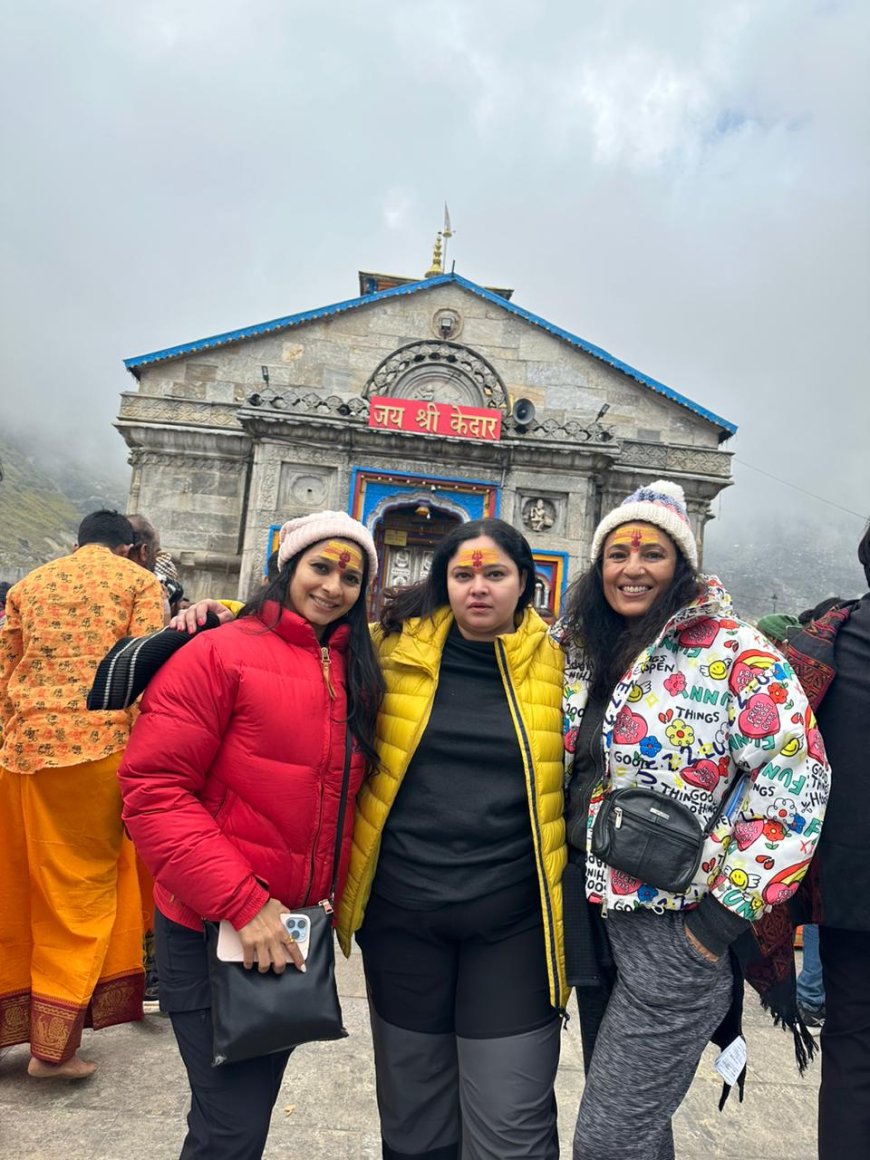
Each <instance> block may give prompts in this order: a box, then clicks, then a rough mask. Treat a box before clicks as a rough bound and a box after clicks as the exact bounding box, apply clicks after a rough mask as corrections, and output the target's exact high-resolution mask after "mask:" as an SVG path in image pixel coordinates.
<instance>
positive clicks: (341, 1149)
mask: <svg viewBox="0 0 870 1160" xmlns="http://www.w3.org/2000/svg"><path fill="white" fill-rule="evenodd" d="M339 970H340V990H341V993H342V996H343V1008H344V1014H345V1022H346V1025H347V1028H348V1030H349V1031H350V1038H349V1039H347V1040H344V1041H342V1042H341V1043H330V1044H310V1045H307V1046H305V1047H302V1048H299V1049H298V1050H297V1052H296V1053H295V1055H294V1056H293V1058H292V1059H291V1060H290V1064H289V1065H288V1068H287V1073H286V1076H285V1079H284V1086H283V1088H282V1089H281V1094H280V1096H279V1098H278V1103H277V1105H276V1108H275V1113H274V1117H273V1120H272V1130H271V1134H270V1137H269V1144H268V1146H267V1148H266V1153H265V1155H266V1157H267V1158H268V1160H278V1158H279V1157H280V1158H281V1160H290V1158H294V1160H295V1158H296V1157H304V1158H305V1160H377V1157H379V1156H380V1144H379V1137H378V1130H377V1118H376V1113H375V1099H374V1077H373V1072H372V1064H371V1051H370V1040H369V1034H368V1023H367V1015H366V1002H365V997H364V994H365V992H364V988H363V982H362V971H361V967H360V956H359V953H358V952H357V953H355V954H354V956H353V958H352V959H351V961H350V963H345V962H344V961H343V960H342V962H341V964H340V967H339ZM572 1006H573V1001H572ZM747 1006H748V1010H747V1020H746V1022H747V1029H746V1033H747V1039H748V1042H749V1078H748V1081H747V1085H746V1099H745V1101H744V1103H743V1104H742V1105H740V1104H738V1103H737V1100H736V1098H735V1097H733V1096H732V1098H731V1100H729V1103H728V1104H727V1105H726V1108H725V1111H724V1112H722V1113H721V1114H720V1113H719V1112H718V1110H717V1102H718V1096H719V1090H720V1088H719V1080H718V1077H717V1076H716V1073H715V1072H714V1071H713V1064H712V1060H713V1058H714V1057H715V1052H714V1051H713V1049H709V1051H708V1054H707V1055H705V1057H704V1059H703V1060H702V1062H701V1066H700V1067H699V1069H698V1075H697V1077H696V1079H695V1082H694V1084H693V1085H692V1088H691V1090H690V1092H689V1094H688V1096H687V1097H686V1100H685V1101H684V1103H683V1106H682V1107H681V1108H680V1110H679V1112H678V1113H677V1117H676V1120H675V1130H676V1138H677V1155H678V1157H680V1160H701V1158H703V1160H713V1158H715V1160H812V1158H813V1157H815V1154H816V1152H815V1143H814V1141H815V1121H816V1089H817V1085H818V1076H819V1066H818V1061H817V1062H816V1063H814V1064H813V1065H812V1066H811V1068H810V1072H809V1073H808V1078H807V1079H804V1080H802V1079H801V1078H800V1076H799V1075H798V1072H797V1068H796V1067H795V1064H794V1059H793V1055H792V1050H791V1037H790V1036H788V1035H786V1034H785V1033H783V1032H782V1031H778V1030H777V1029H776V1028H774V1027H773V1026H772V1024H771V1023H770V1021H769V1019H768V1017H767V1016H766V1015H764V1013H763V1012H762V1011H761V1009H760V1007H758V1006H757V1004H756V1003H755V1001H754V999H753V998H751V997H750V998H749V1002H748V1005H747ZM576 1027H577V1023H576V1018H574V1019H572V1022H571V1024H570V1026H569V1028H568V1031H567V1032H566V1033H565V1035H564V1036H563V1047H562V1063H561V1067H560V1070H559V1078H558V1084H557V1093H558V1098H559V1113H560V1121H561V1134H562V1155H563V1157H564V1158H568V1157H570V1155H571V1147H570V1141H571V1136H572V1128H573V1121H574V1118H575V1116H576V1111H577V1104H578V1100H579V1095H580V1092H581V1090H582V1087H583V1068H582V1063H581V1058H580V1047H579V1035H578V1032H577V1030H576ZM82 1054H83V1055H84V1056H85V1058H89V1059H93V1060H94V1061H95V1062H97V1063H98V1064H99V1067H100V1070H99V1071H98V1072H97V1074H96V1075H95V1076H94V1077H93V1078H92V1079H90V1080H87V1081H85V1082H83V1083H78V1084H74V1083H69V1082H65V1083H59V1084H55V1083H45V1082H43V1083H40V1082H38V1081H36V1080H32V1079H30V1078H29V1077H28V1076H27V1074H26V1066H27V1060H28V1058H29V1053H28V1051H27V1049H26V1048H24V1047H16V1048H11V1049H9V1050H7V1051H6V1052H4V1053H3V1054H2V1056H0V1158H2V1160H140V1158H141V1160H145V1158H147V1160H177V1157H178V1153H179V1151H180V1145H181V1140H182V1138H183V1133H184V1116H185V1113H186V1110H187V1090H186V1083H185V1078H184V1074H183V1070H182V1066H181V1062H180V1060H179V1058H178V1054H177V1052H176V1051H175V1046H174V1041H173V1038H172V1032H171V1029H170V1026H169V1022H168V1020H166V1019H161V1018H159V1017H157V1016H148V1017H147V1018H146V1019H145V1020H144V1022H142V1023H139V1024H132V1025H127V1026H125V1027H115V1028H110V1029H109V1030H107V1031H101V1032H99V1033H98V1034H94V1033H92V1032H86V1033H85V1040H84V1044H83V1051H82Z"/></svg>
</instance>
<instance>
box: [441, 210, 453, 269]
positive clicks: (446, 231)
mask: <svg viewBox="0 0 870 1160" xmlns="http://www.w3.org/2000/svg"><path fill="white" fill-rule="evenodd" d="M441 237H442V238H443V240H444V250H443V255H444V258H443V261H444V266H443V269H444V270H445V272H446V270H447V243H448V241H449V239H450V238H452V237H453V230H452V229H451V227H450V213H449V211H448V209H447V202H446V201H445V203H444V228H443V229H442V230H441Z"/></svg>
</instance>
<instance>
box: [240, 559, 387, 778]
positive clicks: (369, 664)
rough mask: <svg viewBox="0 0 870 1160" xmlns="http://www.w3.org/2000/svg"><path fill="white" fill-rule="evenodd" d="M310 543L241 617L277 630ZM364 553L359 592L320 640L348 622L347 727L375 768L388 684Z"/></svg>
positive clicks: (368, 762) (326, 638)
mask: <svg viewBox="0 0 870 1160" xmlns="http://www.w3.org/2000/svg"><path fill="white" fill-rule="evenodd" d="M311 546H312V545H310V544H309V545H308V546H307V547H305V548H303V549H302V550H301V551H299V552H297V553H296V555H295V556H291V557H290V559H289V560H288V561H287V562H286V563H285V565H284V567H283V568H282V569H281V571H280V572H279V573H278V575H277V576H276V577H275V578H274V580H270V581H269V583H268V584H267V585H266V586H265V588H261V589H260V591H259V592H258V593H257V595H256V596H254V597H253V598H252V599H251V600H249V601H248V603H247V604H246V605H245V607H244V608H243V609H242V611H241V612H240V613H239V617H240V618H241V617H242V616H256V617H258V618H259V619H260V620H261V621H262V622H263V625H264V626H265V628H266V630H267V631H270V632H271V631H274V629H275V626H276V625H277V624H278V622H279V621H280V619H281V609H282V608H283V607H284V604H285V601H286V599H287V593H288V592H289V590H290V581H291V580H292V579H293V575H294V573H295V572H296V568H297V566H298V564H299V561H300V560H301V559H302V557H303V556H304V555H305V553H306V552H307V551H308V550H309V548H310V547H311ZM362 557H363V574H362V583H361V584H360V593H359V596H358V598H357V600H356V602H355V603H354V605H353V607H352V608H350V609H349V610H348V611H347V612H346V613H345V614H344V616H340V617H339V618H338V620H334V621H333V622H332V624H329V625H327V627H326V629H325V631H324V634H323V639H322V642H321V643H323V644H326V643H327V642H328V641H329V638H330V636H331V635H332V633H333V632H334V631H335V629H336V628H337V627H338V625H340V624H346V625H347V626H348V628H349V629H350V644H349V646H348V650H347V677H346V686H347V727H348V729H350V732H351V735H352V737H353V738H354V740H355V741H356V743H357V745H358V746H359V748H360V750H361V751H362V752H363V753H364V754H365V758H366V763H367V765H368V768H369V770H372V769H374V767H375V766H376V765H377V753H376V751H375V721H376V719H377V715H378V710H379V709H380V707H381V701H382V700H383V697H384V691H385V687H386V686H385V685H384V678H383V674H382V673H381V667H380V665H379V664H378V659H377V657H376V656H375V650H374V646H373V645H372V638H371V633H370V632H369V625H368V616H367V615H366V592H367V591H368V583H369V572H370V565H369V560H368V554H367V553H366V552H363V553H362ZM270 602H274V604H276V605H277V606H278V611H277V612H276V613H275V614H274V615H273V616H272V617H271V619H267V615H266V605H267V604H269V603H270Z"/></svg>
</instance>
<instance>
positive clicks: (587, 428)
mask: <svg viewBox="0 0 870 1160" xmlns="http://www.w3.org/2000/svg"><path fill="white" fill-rule="evenodd" d="M439 267H440V263H439V261H438V258H437V255H436V259H435V262H434V263H433V268H432V269H431V270H430V271H429V274H428V275H427V276H426V277H425V278H423V279H422V280H418V281H414V280H411V279H407V278H397V277H388V276H386V275H381V274H370V273H365V272H362V273H360V275H359V291H360V293H359V296H358V297H356V298H351V299H348V300H347V301H344V302H337V303H334V304H333V305H331V306H323V307H318V308H316V309H313V310H306V311H304V312H302V313H300V314H293V315H290V316H288V317H286V318H276V319H274V320H272V321H270V322H262V323H260V324H258V325H255V326H245V327H242V328H241V329H239V330H234V331H231V332H229V333H226V334H218V335H215V336H213V337H211V338H202V339H199V340H197V341H194V342H187V343H183V344H181V345H179V346H174V347H171V348H169V349H167V350H158V351H154V352H152V353H151V354H145V355H141V356H139V357H137V358H131V359H128V360H126V363H125V365H126V367H127V370H128V371H129V372H130V374H131V375H132V376H133V378H134V380H135V383H134V385H133V389H132V390H130V391H127V392H124V394H123V395H122V398H121V410H120V415H119V417H118V421H117V426H118V429H119V430H120V432H121V434H122V435H123V437H124V439H125V440H126V442H127V444H128V445H129V447H130V463H131V465H132V469H133V470H132V479H131V485H130V496H129V502H128V511H138V512H142V513H144V514H146V515H147V516H148V517H149V518H150V519H151V520H152V521H153V522H154V523H155V525H156V526H157V527H158V528H159V530H160V534H161V539H162V543H163V546H164V547H165V548H167V549H168V550H169V551H170V552H171V553H172V555H173V557H174V558H175V560H176V561H177V562H178V564H179V575H180V578H181V580H182V582H183V584H184V586H185V590H186V592H187V593H188V594H189V595H191V596H193V597H198V596H205V595H212V596H239V597H241V598H244V597H245V596H247V595H248V594H249V593H250V592H251V591H252V590H253V589H254V587H255V586H256V585H258V584H259V582H260V579H261V577H262V576H263V572H264V568H265V562H266V560H267V558H268V555H269V553H270V551H271V550H272V548H273V547H274V546H276V544H277V539H276V536H277V529H278V528H279V527H280V525H281V523H282V522H283V521H284V520H286V519H289V518H291V517H292V516H296V515H302V514H304V513H306V512H313V511H318V510H321V509H323V508H333V509H336V508H339V509H343V510H346V511H348V512H350V514H351V515H353V516H355V517H356V518H358V519H360V520H362V521H363V522H364V523H365V524H366V525H367V526H368V527H369V529H370V530H371V532H372V534H373V535H374V538H375V542H376V544H377V547H378V552H379V555H380V559H381V570H380V575H379V578H378V590H377V591H376V592H375V593H374V595H373V598H372V611H373V612H374V611H376V609H377V607H378V604H379V601H380V597H381V593H382V592H383V589H384V588H385V587H388V586H390V585H395V584H407V583H411V582H413V581H414V580H416V579H418V578H419V577H421V576H424V575H425V574H426V571H427V568H428V565H429V561H430V560H431V555H432V549H433V544H434V543H435V542H436V541H437V539H438V537H439V536H440V535H442V534H443V533H444V531H445V530H446V529H448V528H449V527H450V526H452V524H454V523H455V522H456V521H460V520H469V519H475V518H477V517H479V516H483V515H498V516H501V517H502V518H503V519H506V520H509V521H510V522H511V523H512V524H514V525H515V526H516V527H518V528H519V529H521V530H522V532H523V533H524V534H525V535H526V537H527V538H528V540H529V542H530V543H531V545H532V548H533V551H534V554H535V560H536V563H537V588H536V603H537V605H538V606H539V607H540V608H541V609H549V610H550V611H551V612H552V613H554V614H555V613H558V611H559V606H560V603H561V600H562V596H563V593H564V590H565V586H566V583H567V580H568V577H569V576H573V575H575V574H576V573H577V572H578V571H579V570H580V569H581V568H583V567H584V566H585V564H586V561H587V556H588V549H589V544H590V541H591V538H592V532H593V529H594V527H595V525H596V523H597V522H598V519H599V518H600V514H601V512H602V511H607V510H609V508H611V507H613V506H614V505H615V504H616V503H618V502H619V501H620V500H621V499H622V498H623V497H624V496H626V495H627V494H628V493H629V492H631V491H633V490H634V488H636V487H637V486H639V485H640V484H641V483H643V482H644V481H647V482H648V481H651V480H653V479H658V478H660V477H663V476H664V477H667V478H670V479H675V480H678V481H679V482H680V483H681V484H682V486H683V488H684V490H685V492H686V497H687V501H688V508H689V513H690V517H691V519H692V522H693V526H694V530H695V532H696V534H697V536H698V539H699V541H700V540H702V538H703V531H704V525H705V523H706V521H707V520H708V519H709V518H710V511H709V507H710V503H711V501H712V500H713V499H714V497H715V496H716V495H717V494H718V493H719V492H720V491H721V490H722V489H723V488H724V487H727V486H728V485H729V484H730V482H731V478H730V458H731V455H730V452H728V451H727V450H724V449H723V447H722V444H723V442H724V441H726V440H728V439H729V438H730V437H731V436H732V435H733V434H734V432H735V430H736V428H735V427H734V425H733V424H732V423H729V422H728V421H727V420H725V419H722V418H720V417H719V416H718V415H715V414H713V412H712V411H709V410H707V409H706V408H705V407H703V406H700V405H699V404H697V403H694V402H692V400H691V399H688V398H686V397H685V396H684V395H681V394H678V393H677V392H676V391H674V390H672V389H670V388H669V387H666V386H665V385H664V384H662V383H660V382H657V381H655V380H654V379H652V378H650V377H649V376H648V375H645V374H643V373H642V372H641V371H639V370H636V369H635V368H633V367H630V366H628V365H627V364H625V363H623V362H621V361H620V360H619V359H618V358H615V357H614V356H613V355H611V354H608V353H607V351H604V350H601V349H600V348H598V347H596V346H593V345H592V344H591V343H589V342H587V341H585V340H584V339H582V338H579V337H578V336H577V335H575V334H571V333H569V332H568V331H567V330H564V329H562V328H561V327H560V326H557V325H555V324H553V323H551V322H547V321H546V320H545V319H543V318H540V317H538V316H537V315H535V314H533V313H531V312H530V311H529V310H526V309H524V308H522V307H520V306H518V305H516V304H515V303H514V302H513V300H512V294H513V292H512V291H511V290H505V289H494V288H487V287H484V286H480V285H477V284H476V283H474V282H471V281H469V280H468V279H467V278H464V277H461V276H460V275H459V274H456V273H442V272H441V271H440V268H439Z"/></svg>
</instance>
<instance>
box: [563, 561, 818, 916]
mask: <svg viewBox="0 0 870 1160" xmlns="http://www.w3.org/2000/svg"><path fill="white" fill-rule="evenodd" d="M561 643H562V645H563V648H565V651H566V673H565V676H566V690H565V697H566V720H567V721H568V722H569V726H570V728H571V729H577V728H579V727H580V724H581V722H582V719H583V710H584V708H585V705H586V696H587V688H588V685H587V678H588V671H587V666H586V662H585V658H584V655H583V651H582V648H579V647H577V646H576V645H575V644H573V643H572V642H570V641H566V640H565V639H564V638H562V640H561ZM638 688H641V689H642V691H643V696H638V695H637V693H636V691H635V690H637V689H638ZM783 694H784V696H783ZM664 705H667V706H668V707H667V708H664ZM602 735H603V743H604V754H605V771H606V772H605V782H604V785H603V786H598V787H596V791H595V792H594V793H593V795H592V804H591V807H590V818H589V825H590V827H591V826H592V825H593V824H594V820H595V816H596V815H597V812H598V809H599V807H600V802H601V799H602V795H603V792H604V790H605V789H610V788H615V789H619V788H622V787H626V786H634V785H642V786H644V787H646V788H650V789H657V790H659V791H660V792H662V793H664V794H667V796H668V797H671V798H674V799H676V800H678V801H681V802H682V803H683V804H685V805H687V806H688V807H689V808H690V809H691V810H693V812H694V813H695V814H696V815H697V816H698V820H699V823H700V825H702V826H703V825H705V824H706V823H707V822H708V821H709V819H710V817H711V816H712V815H713V814H714V813H716V811H717V810H719V809H721V807H722V805H723V804H724V802H725V800H726V799H727V795H728V794H729V792H730V791H731V789H732V787H734V786H735V785H739V795H740V800H739V801H736V802H730V801H729V814H730V819H731V820H730V821H729V820H728V819H726V818H725V816H724V814H723V815H722V816H721V817H720V818H719V820H718V823H717V825H716V826H715V827H714V829H713V831H712V833H711V835H710V837H709V839H708V840H707V842H706V844H705V847H704V852H703V856H702V859H701V867H700V868H699V870H698V874H697V876H696V878H695V881H694V882H693V883H692V885H691V886H690V887H689V889H688V891H687V892H686V894H684V895H677V894H667V893H665V892H663V891H656V892H654V893H652V894H650V892H649V891H648V890H647V889H646V888H645V887H644V886H643V884H639V885H634V884H633V881H634V880H632V879H630V878H628V876H627V875H624V874H619V873H618V872H617V871H615V870H611V869H610V868H609V867H607V866H605V865H604V864H603V863H602V862H601V861H600V860H598V859H597V858H595V857H594V856H593V855H588V856H587V863H586V893H587V897H589V898H590V899H593V900H594V901H601V902H604V903H605V904H606V905H607V906H608V907H613V908H617V909H634V908H636V907H639V906H652V907H653V908H654V909H656V910H662V909H668V910H682V909H683V908H685V907H686V906H692V905H694V904H695V903H697V902H698V901H699V900H700V899H701V897H703V895H704V894H705V893H707V892H708V890H712V892H713V894H714V895H715V897H716V898H717V900H718V901H719V902H720V903H721V904H722V905H723V906H726V907H728V908H730V909H731V910H733V911H734V912H735V913H736V914H739V915H741V917H743V918H747V919H749V920H752V919H754V918H757V917H758V915H759V914H760V913H761V912H762V911H763V910H764V909H765V907H769V906H771V905H775V904H776V903H777V902H779V901H782V900H783V899H784V898H786V897H788V896H789V895H790V893H793V891H794V889H795V888H796V886H797V884H798V882H799V881H800V878H801V876H802V874H803V873H804V872H805V870H806V866H807V863H808V861H809V859H810V857H811V856H812V853H813V850H814V849H815V846H816V844H817V843H818V839H819V834H820V832H821V825H822V819H823V817H824V810H825V803H826V801H827V796H828V786H829V776H830V771H829V769H828V764H827V759H826V757H825V752H824V746H823V743H822V739H821V736H820V735H819V731H818V727H817V726H816V722H815V718H814V717H813V715H812V711H811V709H810V707H809V705H808V703H807V700H806V697H805V695H804V693H803V690H802V689H801V687H800V685H799V684H798V681H797V679H796V678H795V676H794V673H793V672H792V670H791V668H790V666H789V665H788V663H787V662H786V661H785V660H784V658H783V657H782V656H781V655H780V654H779V653H778V652H776V650H775V649H772V647H771V645H770V643H769V641H768V640H767V639H766V638H765V637H764V636H762V635H761V633H759V632H758V631H757V630H756V629H754V628H753V627H752V626H751V625H749V624H746V623H744V622H743V621H741V620H738V619H737V618H736V617H735V616H734V614H733V611H732V609H731V601H730V598H729V596H728V595H727V593H726V592H725V591H724V590H723V588H722V586H721V585H720V583H719V581H718V580H716V579H715V577H709V578H708V579H707V581H706V590H705V591H704V592H703V593H702V595H701V597H700V598H699V599H698V600H697V601H696V602H695V603H694V604H692V605H689V606H688V607H686V608H683V609H681V610H680V611H679V612H678V613H677V614H676V615H675V616H674V617H672V618H671V620H670V621H669V622H668V624H667V625H666V626H665V627H664V629H663V630H662V632H661V633H660V634H659V637H658V638H657V640H655V641H654V642H653V643H652V644H651V645H650V646H649V647H648V648H646V649H645V650H644V651H643V652H642V653H641V654H640V656H638V657H637V659H636V660H635V662H634V664H633V665H632V667H631V669H630V670H629V672H628V673H626V675H625V677H624V678H623V680H621V681H620V682H619V684H618V685H617V686H616V688H615V690H614V692H613V696H612V698H611V701H610V704H609V705H608V707H607V709H606V711H605V715H604V722H603V726H602ZM741 775H746V776H745V777H744V776H741Z"/></svg>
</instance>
